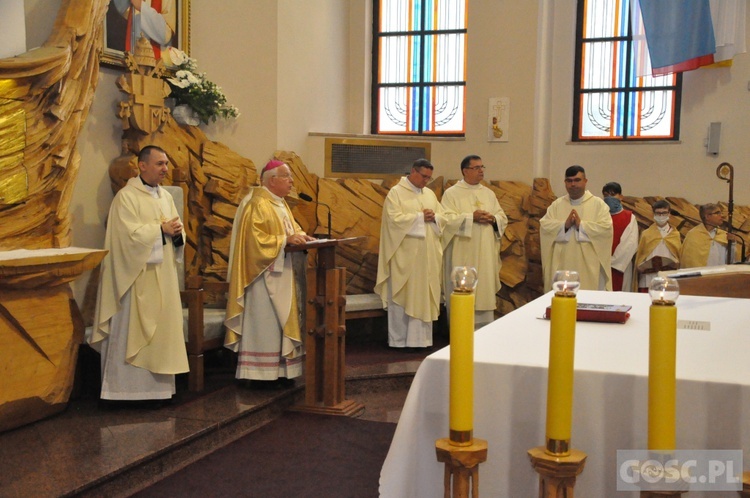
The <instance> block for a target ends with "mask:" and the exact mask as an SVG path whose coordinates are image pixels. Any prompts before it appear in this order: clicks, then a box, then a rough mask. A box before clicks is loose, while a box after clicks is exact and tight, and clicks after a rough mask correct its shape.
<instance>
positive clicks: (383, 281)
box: [375, 159, 447, 348]
mask: <svg viewBox="0 0 750 498" xmlns="http://www.w3.org/2000/svg"><path fill="white" fill-rule="evenodd" d="M432 171H433V166H432V164H431V163H430V162H429V161H428V160H427V159H417V160H416V161H414V164H413V165H412V167H411V172H410V173H409V174H408V175H407V176H405V177H403V178H401V181H400V182H399V183H398V184H397V185H395V186H394V187H393V188H392V189H391V190H390V192H388V196H387V197H386V198H385V202H384V204H383V221H382V225H381V227H380V257H379V258H378V276H377V280H376V283H375V292H376V293H377V294H379V295H380V298H381V299H382V301H383V306H384V307H385V308H387V309H388V345H389V346H391V347H395V348H415V347H429V346H432V322H433V321H435V320H437V319H438V315H439V314H440V294H441V285H440V273H441V266H442V263H443V246H442V245H441V242H440V237H441V235H442V233H443V229H444V227H445V224H446V222H447V220H446V217H445V216H444V212H443V207H442V206H441V205H440V203H439V202H438V200H437V197H436V196H435V193H434V192H433V191H432V190H430V189H428V188H426V187H427V183H428V182H429V181H430V180H431V179H432Z"/></svg>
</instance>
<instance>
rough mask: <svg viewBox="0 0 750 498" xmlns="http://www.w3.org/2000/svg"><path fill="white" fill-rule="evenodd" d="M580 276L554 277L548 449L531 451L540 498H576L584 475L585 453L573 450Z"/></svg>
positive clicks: (564, 272)
mask: <svg viewBox="0 0 750 498" xmlns="http://www.w3.org/2000/svg"><path fill="white" fill-rule="evenodd" d="M580 286H581V283H580V277H579V275H578V272H575V271H569V270H562V271H558V272H556V273H555V276H554V279H553V282H552V289H553V290H554V291H555V295H554V296H553V297H552V306H551V309H550V342H549V369H548V374H547V420H546V431H545V439H546V444H545V446H539V447H536V448H532V449H530V450H529V451H528V455H529V458H530V459H531V465H532V467H534V470H535V471H536V472H537V473H538V474H539V497H540V498H563V497H564V498H573V488H574V486H575V481H576V477H577V476H578V475H579V474H580V473H581V472H583V467H584V465H585V464H586V456H587V455H586V453H584V452H582V451H579V450H574V449H572V448H571V447H570V436H571V427H572V421H573V373H574V368H573V364H574V355H575V327H576V312H577V306H578V302H577V299H576V294H577V293H578V289H579V288H580Z"/></svg>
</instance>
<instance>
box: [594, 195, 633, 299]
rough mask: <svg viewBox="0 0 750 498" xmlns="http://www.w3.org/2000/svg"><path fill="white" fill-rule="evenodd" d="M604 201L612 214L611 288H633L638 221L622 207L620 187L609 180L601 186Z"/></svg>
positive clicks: (615, 289)
mask: <svg viewBox="0 0 750 498" xmlns="http://www.w3.org/2000/svg"><path fill="white" fill-rule="evenodd" d="M602 196H603V197H604V202H606V203H607V206H609V214H610V216H612V231H613V234H612V290H613V291H623V290H624V291H627V292H630V291H632V290H633V256H635V251H636V249H637V248H638V222H637V221H636V219H635V216H633V212H632V211H629V210H627V209H625V208H623V207H622V187H621V186H620V184H619V183H617V182H609V183H607V184H606V185H604V187H603V188H602Z"/></svg>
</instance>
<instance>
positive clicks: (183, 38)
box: [101, 0, 190, 68]
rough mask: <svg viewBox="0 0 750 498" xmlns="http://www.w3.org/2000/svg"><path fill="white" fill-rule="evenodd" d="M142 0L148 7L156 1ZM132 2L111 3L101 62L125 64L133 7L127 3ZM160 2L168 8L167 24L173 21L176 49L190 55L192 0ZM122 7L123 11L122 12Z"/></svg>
mask: <svg viewBox="0 0 750 498" xmlns="http://www.w3.org/2000/svg"><path fill="white" fill-rule="evenodd" d="M143 1H144V2H145V3H147V4H148V5H149V6H150V5H152V4H154V3H156V0H143ZM130 3H131V2H130V0H111V1H110V2H109V7H108V8H107V15H106V16H105V18H104V29H103V35H102V55H101V63H102V64H106V65H108V66H113V67H119V68H124V67H125V47H126V35H127V32H128V29H129V28H128V27H129V25H130V22H129V20H128V16H129V14H130V9H129V8H128V9H127V10H125V6H126V5H128V4H130ZM159 4H160V5H161V6H162V8H164V7H169V10H168V11H167V13H168V15H169V19H168V20H167V24H168V25H169V24H171V23H174V25H175V26H174V30H173V31H174V35H173V36H172V42H176V47H177V48H179V49H180V50H182V51H183V52H185V53H186V54H188V55H190V0H160V1H159ZM120 9H122V10H123V11H124V12H123V13H120V12H121V10H120ZM171 9H173V11H172V10H171ZM167 67H169V64H168V65H167Z"/></svg>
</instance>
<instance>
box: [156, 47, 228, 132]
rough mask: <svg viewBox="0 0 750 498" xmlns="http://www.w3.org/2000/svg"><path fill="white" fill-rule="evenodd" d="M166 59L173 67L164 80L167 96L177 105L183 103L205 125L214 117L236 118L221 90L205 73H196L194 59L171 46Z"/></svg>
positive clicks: (196, 68)
mask: <svg viewBox="0 0 750 498" xmlns="http://www.w3.org/2000/svg"><path fill="white" fill-rule="evenodd" d="M169 58H170V59H171V60H172V62H173V63H174V65H175V66H176V67H177V70H176V71H175V73H174V77H172V78H167V83H168V84H169V87H170V89H171V90H172V93H171V97H173V98H174V99H175V103H176V104H177V105H181V104H186V105H187V106H189V107H190V108H191V109H192V110H193V111H194V112H195V113H196V114H197V115H198V118H199V119H200V120H201V121H203V122H204V123H206V124H208V123H209V121H214V122H215V121H216V120H217V119H218V118H225V119H228V118H236V117H238V116H239V115H240V112H239V110H238V109H237V108H236V107H235V106H233V105H229V104H227V98H226V96H225V95H224V91H223V90H222V89H221V87H220V86H217V85H216V83H213V82H212V81H209V80H208V79H207V78H206V73H198V72H197V70H198V65H197V62H196V60H195V59H193V58H191V57H188V55H187V54H186V53H185V52H183V51H182V50H179V49H177V48H174V47H170V48H169Z"/></svg>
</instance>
